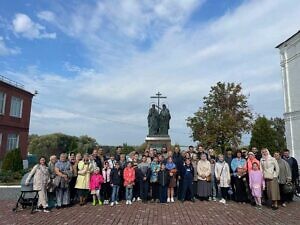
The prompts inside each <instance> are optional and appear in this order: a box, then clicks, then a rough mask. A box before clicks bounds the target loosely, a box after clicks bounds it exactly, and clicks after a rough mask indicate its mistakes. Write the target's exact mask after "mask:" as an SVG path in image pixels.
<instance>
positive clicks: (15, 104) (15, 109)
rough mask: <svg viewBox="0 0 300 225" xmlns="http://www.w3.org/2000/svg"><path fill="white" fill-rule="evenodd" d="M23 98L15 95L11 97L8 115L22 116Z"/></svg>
mask: <svg viewBox="0 0 300 225" xmlns="http://www.w3.org/2000/svg"><path fill="white" fill-rule="evenodd" d="M22 109H23V100H22V99H21V98H17V97H14V96H13V97H11V105H10V116H13V117H18V118H21V117H22Z"/></svg>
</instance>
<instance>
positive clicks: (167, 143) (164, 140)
mask: <svg viewBox="0 0 300 225" xmlns="http://www.w3.org/2000/svg"><path fill="white" fill-rule="evenodd" d="M145 142H146V143H147V148H156V149H158V150H160V149H161V148H162V147H166V148H167V150H168V151H169V150H171V138H170V136H159V135H157V136H147V137H146V139H145Z"/></svg>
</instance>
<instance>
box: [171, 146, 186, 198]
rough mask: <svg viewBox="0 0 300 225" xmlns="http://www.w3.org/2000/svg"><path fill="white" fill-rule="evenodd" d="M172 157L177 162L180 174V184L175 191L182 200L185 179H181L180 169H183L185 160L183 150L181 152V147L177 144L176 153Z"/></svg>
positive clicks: (178, 177)
mask: <svg viewBox="0 0 300 225" xmlns="http://www.w3.org/2000/svg"><path fill="white" fill-rule="evenodd" d="M172 158H173V162H174V163H175V165H176V168H177V170H178V176H177V179H178V186H177V187H176V191H175V193H177V199H178V200H181V199H182V188H183V180H182V179H181V176H180V175H181V173H180V171H181V170H182V167H183V162H184V161H183V157H182V155H181V152H180V148H179V147H178V146H175V148H174V154H173V157H172Z"/></svg>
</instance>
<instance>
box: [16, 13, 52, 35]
mask: <svg viewBox="0 0 300 225" xmlns="http://www.w3.org/2000/svg"><path fill="white" fill-rule="evenodd" d="M12 26H13V31H14V32H15V33H16V34H20V35H21V36H23V37H25V38H28V39H35V38H37V39H41V38H48V39H55V38H56V33H48V32H46V31H45V30H46V28H45V27H44V26H42V25H40V24H39V23H35V22H33V21H32V20H31V19H30V17H29V16H27V15H26V14H22V13H17V14H16V15H15V18H14V19H13V21H12Z"/></svg>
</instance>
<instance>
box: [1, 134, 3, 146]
mask: <svg viewBox="0 0 300 225" xmlns="http://www.w3.org/2000/svg"><path fill="white" fill-rule="evenodd" d="M2 136H3V134H2V133H0V149H1V146H2Z"/></svg>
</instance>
